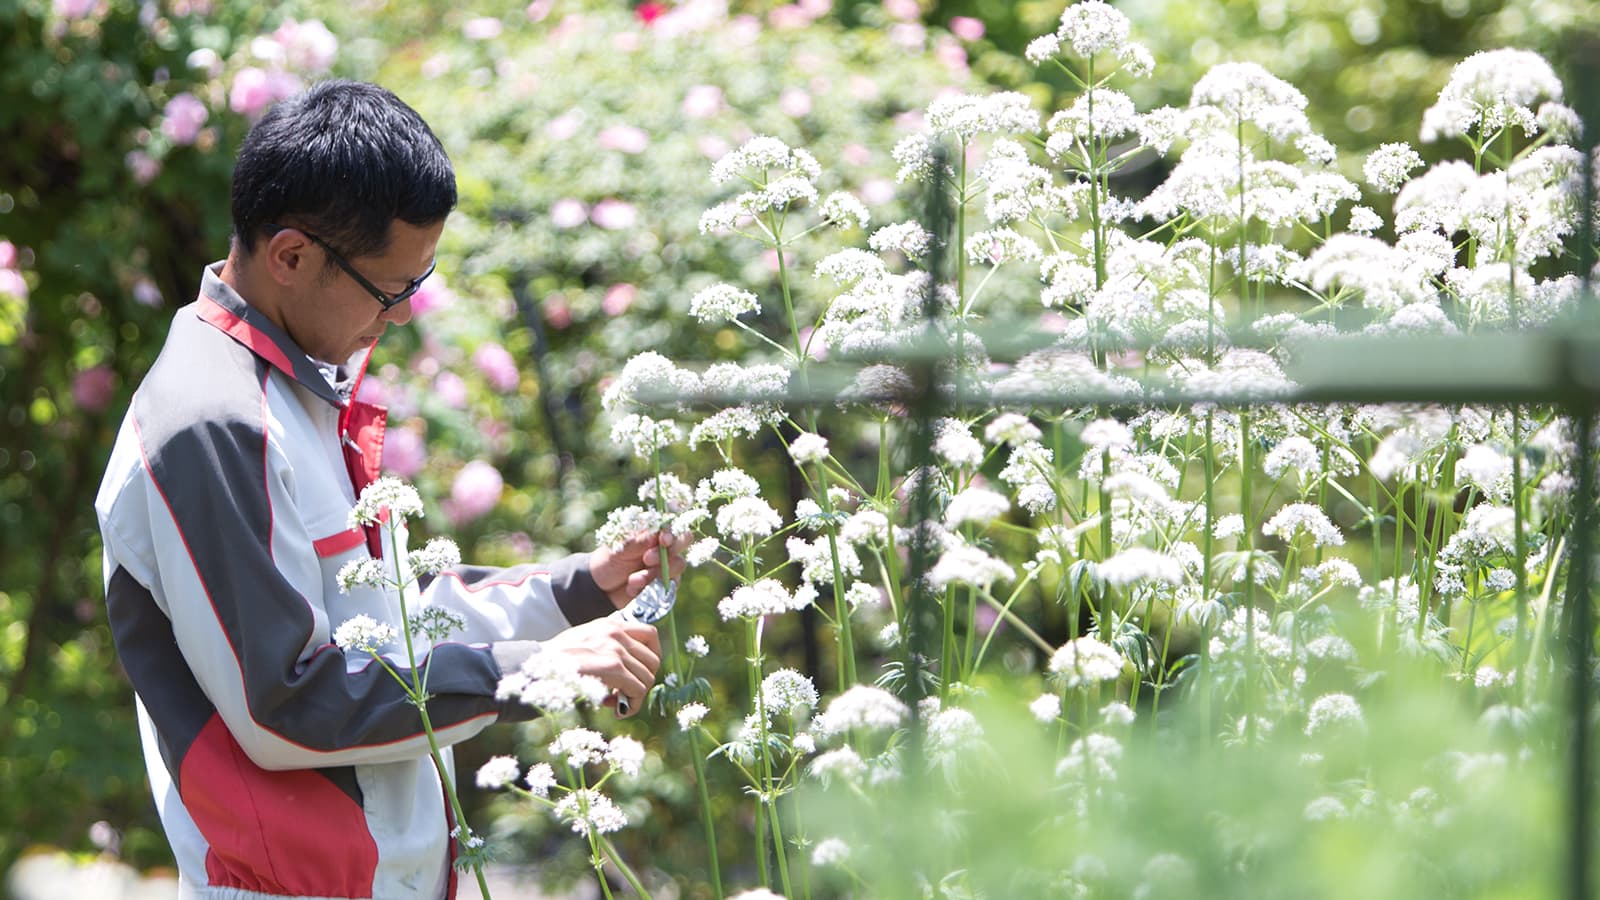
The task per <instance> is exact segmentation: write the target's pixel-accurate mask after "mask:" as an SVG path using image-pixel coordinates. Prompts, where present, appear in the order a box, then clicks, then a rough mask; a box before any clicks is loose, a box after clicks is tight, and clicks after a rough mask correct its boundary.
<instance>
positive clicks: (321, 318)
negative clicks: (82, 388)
mask: <svg viewBox="0 0 1600 900" xmlns="http://www.w3.org/2000/svg"><path fill="white" fill-rule="evenodd" d="M455 202H456V191H455V175H454V172H453V170H452V168H451V165H450V161H449V159H448V158H447V157H446V155H445V152H444V149H443V147H442V146H441V145H440V143H439V141H438V139H437V138H436V137H435V136H434V134H433V133H432V131H431V130H429V128H428V126H427V125H426V123H424V122H423V121H422V119H421V118H420V117H419V116H418V115H417V114H416V112H414V111H413V110H412V109H410V108H409V107H408V106H406V105H405V104H404V103H402V102H401V101H400V100H399V99H398V98H396V97H395V96H394V95H393V94H391V93H389V92H388V91H385V90H383V89H382V88H378V87H376V86H373V85H367V84H357V83H351V82H328V83H324V84H320V85H317V86H315V87H313V88H311V89H310V90H309V91H307V92H306V93H304V94H302V95H300V96H297V97H295V98H291V99H289V100H286V101H284V102H282V103H280V104H278V105H277V106H276V107H274V108H273V109H272V110H271V111H269V112H268V113H267V115H266V116H265V117H264V118H262V120H261V121H260V122H259V123H258V124H257V125H256V126H255V127H254V128H252V129H251V131H250V133H249V135H248V136H247V137H246V138H245V140H244V144H243V146H242V147H241V149H240V152H239V157H238V160H237V162H236V165H235V169H234V181H233V227H234V235H233V241H232V246H231V248H230V251H229V254H228V257H227V259H226V260H225V261H223V262H221V263H218V264H214V265H212V266H210V267H208V268H207V270H206V272H205V273H204V280H203V283H202V286H201V288H200V297H199V299H198V300H197V301H196V302H195V303H193V304H191V305H189V306H186V307H184V308H183V309H181V310H179V311H178V313H177V314H176V316H175V318H174V321H173V324H172V329H171V332H170V334H169V336H168V338H167V342H166V345H165V347H164V348H163V349H162V352H161V356H160V358H159V359H157V361H156V363H155V365H154V367H153V368H152V369H151V371H150V373H149V375H148V376H147V377H146V378H145V380H144V382H143V384H141V386H140V388H139V390H138V391H137V392H136V393H135V395H134V398H133V406H132V409H130V410H129V412H128V416H127V419H126V420H125V421H124V423H123V427H122V430H121V433H120V434H119V436H118V439H117V445H116V448H115V450H114V451H113V453H112V458H111V461H110V463H109V465H108V467H107V470H106V475H105V480H104V482H103V484H102V486H101V490H100V495H99V498H98V500H97V502H96V510H97V512H98V514H99V518H100V528H101V534H102V537H103V539H104V543H105V576H106V603H107V608H108V614H109V617H110V621H111V627H112V631H113V633H114V635H115V638H116V644H117V650H118V653H119V655H120V656H121V659H122V662H123V664H124V667H125V668H126V670H127V672H128V676H129V678H130V679H131V681H132V683H133V687H134V691H135V693H136V695H137V697H136V701H137V704H138V713H139V722H140V728H141V733H142V737H143V744H144V752H145V758H146V764H147V766H148V769H149V773H150V780H151V785H152V788H153V790H154V792H155V795H156V801H157V804H158V806H159V808H160V813H161V819H162V823H163V826H164V827H165V829H166V832H167V836H168V838H169V840H170V841H171V843H172V848H173V852H174V854H175V855H176V857H177V860H178V867H179V871H180V876H181V879H180V880H181V890H180V895H181V896H182V897H186V898H187V897H195V898H228V900H244V898H267V897H361V898H368V897H377V898H384V900H388V898H413V897H415V898H427V900H437V898H439V897H441V896H445V895H453V893H454V885H455V878H454V873H453V872H452V871H451V867H450V858H451V841H450V838H449V833H450V831H451V829H452V828H453V826H454V823H452V822H450V821H449V820H448V818H447V817H448V812H447V810H446V804H445V802H444V797H443V793H442V789H441V785H440V782H439V778H438V776H437V775H436V773H435V770H434V767H433V766H432V764H431V762H430V761H429V759H428V755H427V754H428V745H427V740H426V736H425V734H424V733H423V731H422V727H421V723H420V719H419V716H418V712H417V710H416V708H415V707H414V706H412V705H411V704H409V703H408V702H407V701H406V698H405V695H404V692H403V691H402V689H401V688H400V685H399V684H397V683H396V682H395V680H394V678H393V677H392V676H391V675H390V674H389V673H388V672H386V671H385V670H384V667H382V666H378V665H372V664H371V662H372V660H371V659H370V658H368V657H367V656H366V655H365V654H360V653H350V654H346V653H343V652H342V651H341V650H340V648H338V647H337V646H335V645H334V644H333V643H332V642H331V639H330V633H331V631H332V630H333V629H336V628H337V627H338V626H339V625H340V624H341V623H342V622H344V621H346V620H347V619H349V618H352V617H353V616H354V615H356V614H358V613H366V614H371V615H373V617H374V618H377V619H379V620H380V621H387V622H389V623H390V624H393V625H397V626H398V625H400V624H401V622H400V617H399V604H398V598H397V597H395V596H394V594H393V592H392V591H389V592H383V591H376V590H367V589H363V590H359V591H353V592H351V593H350V594H348V595H346V594H341V592H340V591H339V589H338V587H337V584H336V582H335V575H336V573H337V572H338V571H339V569H340V567H341V566H342V565H344V563H346V562H348V561H350V560H352V559H360V558H364V557H365V556H367V555H369V554H370V555H372V556H374V557H379V558H384V555H385V553H386V548H384V547H382V546H381V545H380V543H379V542H378V540H377V537H378V534H379V531H378V529H370V530H362V529H352V528H350V526H349V524H348V521H347V517H348V514H349V511H350V509H351V507H352V506H353V504H354V501H355V499H356V497H357V496H358V494H359V492H360V490H361V488H362V487H363V486H365V485H366V484H368V483H370V482H371V481H372V480H373V479H374V478H376V477H377V473H378V470H379V465H380V461H381V452H382V447H383V428H384V418H383V412H382V410H381V409H379V408H377V407H373V406H370V405H367V404H364V403H362V402H360V401H358V400H356V399H355V393H356V388H357V387H358V384H359V381H360V379H361V374H362V371H363V370H364V368H365V365H366V358H367V356H368V355H369V354H370V353H371V349H372V347H373V345H374V344H376V342H377V340H378V339H379V338H380V337H381V336H382V335H383V333H384V331H385V330H386V329H387V328H388V327H389V326H390V325H404V324H405V323H406V322H407V321H409V320H410V318H411V312H410V303H409V297H410V296H411V294H412V293H414V292H415V291H416V289H417V287H418V285H419V284H420V283H421V282H422V280H423V279H424V278H426V277H427V274H428V273H430V272H432V271H433V259H434V250H435V247H436V245H437V244H438V241H439V236H440V233H441V232H442V231H443V229H444V221H445V217H446V216H447V215H448V213H449V212H450V210H451V209H452V208H453V207H454V206H455ZM663 556H665V557H666V566H667V569H668V574H669V576H676V575H677V574H678V573H679V572H681V571H682V567H683V561H682V559H681V556H680V555H679V554H678V553H677V552H676V550H675V548H674V542H673V541H672V539H671V538H669V537H667V536H661V537H660V538H657V536H655V535H648V536H640V537H638V538H636V539H634V540H632V541H630V542H629V543H628V544H627V545H626V546H625V547H623V548H622V549H621V550H617V551H611V550H597V551H595V552H594V553H591V554H588V555H587V556H573V557H569V558H567V559H565V560H562V561H560V562H558V563H555V564H554V565H551V566H545V567H541V566H518V567H514V568H511V569H501V570H491V569H485V568H478V567H468V566H462V567H458V568H456V569H454V570H452V571H447V572H444V573H441V574H440V575H439V576H438V577H436V578H433V579H431V581H429V582H428V583H427V584H426V585H425V587H424V589H423V593H422V598H421V603H423V604H424V605H430V604H431V605H438V606H441V607H445V608H447V609H450V610H452V611H454V612H456V613H458V614H459V615H461V616H463V617H464V618H465V619H466V621H467V626H466V630H465V633H463V634H461V635H459V636H457V637H456V638H455V639H456V640H458V641H459V643H441V644H439V645H437V646H434V647H432V648H431V649H430V650H429V656H430V657H431V661H430V662H429V666H430V669H429V689H430V692H431V693H432V695H433V697H432V699H431V701H430V702H429V704H428V712H429V716H430V717H431V720H432V722H433V724H434V727H435V729H436V731H437V733H438V735H439V738H440V741H441V743H442V744H446V745H448V744H453V743H455V742H457V741H461V740H464V739H466V738H467V737H470V736H471V735H473V734H475V733H477V732H478V731H480V730H482V729H483V728H484V727H485V726H487V725H488V724H490V723H491V722H494V721H496V720H497V719H501V718H507V719H510V718H526V717H527V716H528V715H529V714H531V711H529V710H527V709H526V708H516V707H514V705H513V704H511V703H506V704H502V703H499V702H497V701H496V699H495V688H496V685H497V683H498V681H499V680H500V678H501V675H502V674H503V673H508V672H510V671H512V670H514V669H515V668H517V667H518V666H520V665H521V664H522V662H523V661H525V660H526V659H527V657H528V656H529V655H531V654H532V653H534V652H543V653H559V654H564V655H566V656H568V657H569V658H570V659H571V660H573V661H574V662H576V663H577V665H578V667H579V669H580V671H582V672H585V673H587V674H591V675H595V676H597V677H599V678H600V679H601V680H602V681H604V682H605V683H606V684H607V686H609V687H610V688H611V689H612V690H613V691H614V692H615V694H617V695H619V696H620V697H622V698H624V699H626V700H627V701H628V702H629V705H630V706H631V708H633V709H638V708H640V706H641V705H642V702H641V701H642V700H643V698H644V694H645V692H646V691H647V690H648V689H649V687H650V685H651V683H652V682H653V681H654V679H655V671H656V667H657V665H658V664H659V660H660V648H659V644H658V642H657V638H656V633H655V629H654V628H652V627H651V626H648V625H640V624H635V623H629V622H623V621H620V620H618V619H616V618H612V617H609V616H608V615H607V614H608V613H610V612H612V611H614V610H616V609H618V608H620V607H622V606H623V605H625V604H626V603H627V601H628V599H629V598H630V597H632V596H633V595H634V594H637V593H638V592H639V591H640V590H641V589H642V588H643V587H644V586H645V585H646V584H648V583H649V582H650V581H651V580H652V579H655V578H657V577H659V576H660V570H661V566H662V557H663ZM413 605H415V604H413ZM539 642H542V645H541V643H539ZM392 659H394V658H393V657H391V660H392ZM399 660H400V661H399V662H398V663H397V665H399V666H403V665H404V664H405V663H404V656H403V655H402V656H400V657H399Z"/></svg>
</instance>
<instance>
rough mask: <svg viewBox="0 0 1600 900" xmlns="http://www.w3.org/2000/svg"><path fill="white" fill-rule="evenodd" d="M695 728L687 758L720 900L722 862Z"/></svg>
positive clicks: (712, 873)
mask: <svg viewBox="0 0 1600 900" xmlns="http://www.w3.org/2000/svg"><path fill="white" fill-rule="evenodd" d="M698 734H699V731H698V729H697V728H692V729H690V730H689V758H690V759H691V760H693V761H694V785H695V787H696V788H697V789H698V790H699V792H700V821H701V823H702V824H703V825H704V826H705V830H706V855H707V856H708V857H709V858H710V861H711V887H712V888H713V889H714V890H715V891H716V892H717V900H722V861H721V860H720V859H718V858H717V827H716V823H715V822H713V821H712V818H711V797H710V795H709V794H708V793H707V792H706V769H705V762H704V760H702V759H701V758H700V742H699V740H697V737H698Z"/></svg>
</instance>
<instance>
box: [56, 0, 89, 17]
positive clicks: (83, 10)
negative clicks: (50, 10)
mask: <svg viewBox="0 0 1600 900" xmlns="http://www.w3.org/2000/svg"><path fill="white" fill-rule="evenodd" d="M97 3H99V0H55V10H56V15H58V16H60V17H61V18H63V19H81V18H83V17H85V16H87V15H89V14H90V13H92V12H94V8H95V5H96V4H97Z"/></svg>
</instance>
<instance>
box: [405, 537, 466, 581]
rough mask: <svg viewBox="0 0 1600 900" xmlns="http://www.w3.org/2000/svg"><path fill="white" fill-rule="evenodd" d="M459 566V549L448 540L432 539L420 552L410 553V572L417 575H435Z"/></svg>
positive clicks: (454, 543)
mask: <svg viewBox="0 0 1600 900" xmlns="http://www.w3.org/2000/svg"><path fill="white" fill-rule="evenodd" d="M459 565H461V548H460V547H457V546H456V542H455V541H452V540H450V539H449V538H442V537H441V538H434V539H432V540H430V541H428V543H426V544H424V545H423V547H422V549H421V550H413V551H411V571H412V572H413V573H415V574H417V575H435V574H438V573H439V572H443V571H444V570H446V569H449V568H453V567H455V566H459Z"/></svg>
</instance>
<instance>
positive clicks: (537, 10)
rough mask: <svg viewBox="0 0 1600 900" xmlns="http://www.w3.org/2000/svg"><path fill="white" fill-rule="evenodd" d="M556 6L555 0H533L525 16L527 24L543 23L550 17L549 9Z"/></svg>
mask: <svg viewBox="0 0 1600 900" xmlns="http://www.w3.org/2000/svg"><path fill="white" fill-rule="evenodd" d="M555 5H556V0H533V2H532V3H529V4H528V9H527V14H528V21H529V22H543V21H544V19H545V17H546V16H548V15H550V8H551V7H552V6H555Z"/></svg>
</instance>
